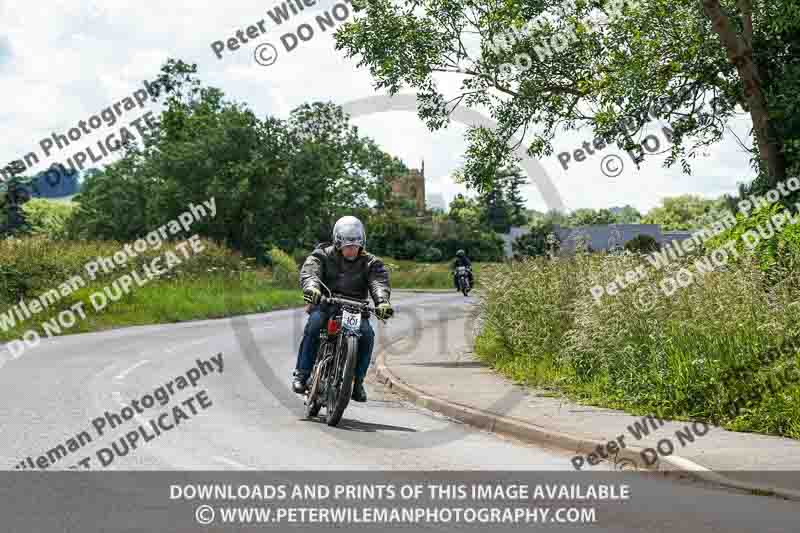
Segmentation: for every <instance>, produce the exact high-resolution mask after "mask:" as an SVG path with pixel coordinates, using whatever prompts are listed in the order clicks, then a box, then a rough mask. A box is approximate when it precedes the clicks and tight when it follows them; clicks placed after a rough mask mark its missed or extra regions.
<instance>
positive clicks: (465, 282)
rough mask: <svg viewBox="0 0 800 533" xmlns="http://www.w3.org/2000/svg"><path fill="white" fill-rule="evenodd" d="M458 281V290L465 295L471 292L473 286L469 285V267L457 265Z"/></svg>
mask: <svg viewBox="0 0 800 533" xmlns="http://www.w3.org/2000/svg"><path fill="white" fill-rule="evenodd" d="M456 283H458V290H459V291H461V292H462V293H464V296H466V295H467V294H469V291H470V290H471V289H472V287H470V285H469V269H468V268H467V267H465V266H459V267H456Z"/></svg>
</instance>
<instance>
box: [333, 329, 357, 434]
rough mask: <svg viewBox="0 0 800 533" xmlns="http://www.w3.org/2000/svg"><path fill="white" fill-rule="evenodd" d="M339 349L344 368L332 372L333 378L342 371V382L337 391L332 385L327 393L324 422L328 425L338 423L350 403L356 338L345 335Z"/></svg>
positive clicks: (354, 370)
mask: <svg viewBox="0 0 800 533" xmlns="http://www.w3.org/2000/svg"><path fill="white" fill-rule="evenodd" d="M341 349H342V350H344V351H345V354H346V356H345V357H344V368H343V369H341V370H339V369H334V371H335V372H336V374H334V376H333V379H334V380H335V379H336V377H337V375H338V372H342V383H341V385H340V386H339V387H338V391H337V390H336V388H335V387H333V389H334V390H332V391H330V392H329V394H328V395H327V400H328V405H327V410H326V411H327V412H326V416H325V422H326V423H327V424H328V425H329V426H335V425H336V424H338V423H339V421H340V420H341V419H342V415H343V414H344V410H345V409H346V408H347V404H348V403H350V396H351V395H352V394H353V380H354V378H355V373H356V357H357V351H358V338H357V337H355V336H352V337H351V336H347V337H345V339H344V343H343V346H342V348H341Z"/></svg>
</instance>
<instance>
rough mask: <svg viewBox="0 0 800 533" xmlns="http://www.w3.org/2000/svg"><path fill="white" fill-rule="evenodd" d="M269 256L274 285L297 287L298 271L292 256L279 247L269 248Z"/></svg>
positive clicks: (289, 287)
mask: <svg viewBox="0 0 800 533" xmlns="http://www.w3.org/2000/svg"><path fill="white" fill-rule="evenodd" d="M269 256H270V261H271V262H272V280H273V282H274V283H275V285H277V286H279V287H283V288H287V289H291V288H294V287H297V284H298V279H299V276H300V271H299V269H298V268H297V263H295V261H294V259H293V258H292V256H291V255H289V254H287V253H286V252H284V251H283V250H281V249H280V248H272V249H270V251H269Z"/></svg>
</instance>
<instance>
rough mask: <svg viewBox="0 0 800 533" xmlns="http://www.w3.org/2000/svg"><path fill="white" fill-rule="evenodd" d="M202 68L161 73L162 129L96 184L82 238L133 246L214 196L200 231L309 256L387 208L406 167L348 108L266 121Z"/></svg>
mask: <svg viewBox="0 0 800 533" xmlns="http://www.w3.org/2000/svg"><path fill="white" fill-rule="evenodd" d="M196 70H197V69H196V66H195V65H187V64H186V63H183V62H181V61H174V60H169V61H168V62H167V64H165V66H164V67H162V75H160V76H159V78H158V79H157V81H156V82H155V84H156V88H157V90H158V91H159V96H158V98H161V99H164V100H165V101H164V103H165V110H164V112H163V113H162V114H161V116H160V117H159V121H158V122H159V125H158V127H157V128H156V129H155V131H154V132H153V135H152V137H151V138H150V139H149V140H148V141H149V142H148V143H146V144H145V146H144V147H139V146H135V145H134V146H129V147H127V148H126V151H125V153H124V157H123V158H122V159H121V160H120V161H117V162H115V163H113V164H111V165H109V166H108V167H107V168H106V169H105V170H104V171H103V172H102V173H99V174H95V175H91V176H87V178H86V181H85V183H84V186H83V188H82V190H81V192H80V194H79V195H78V197H77V198H76V200H77V201H78V202H79V207H78V210H77V213H76V215H75V216H74V217H72V218H71V219H70V231H71V232H72V233H73V234H74V235H76V236H86V237H93V238H109V239H112V238H113V239H120V240H132V239H135V238H137V237H140V236H142V235H144V234H146V233H147V232H149V231H152V230H153V229H156V228H158V227H159V226H161V225H162V224H164V223H165V222H167V221H169V220H171V219H174V218H175V217H177V216H178V215H179V214H180V213H182V212H183V211H185V210H186V208H187V206H188V204H189V203H193V204H199V203H201V202H203V201H206V200H208V199H209V198H211V197H213V198H214V199H215V202H216V206H217V214H216V216H215V217H214V218H213V219H210V218H205V219H202V220H200V221H198V222H196V223H195V224H194V225H193V226H192V231H193V232H196V233H199V234H201V235H203V236H205V237H209V238H211V239H214V240H217V241H223V242H226V243H227V244H228V245H230V246H232V247H234V248H236V249H238V250H241V251H242V252H243V253H244V254H246V255H249V256H254V257H256V258H258V259H261V260H266V252H267V251H268V250H269V249H271V248H272V247H273V246H278V247H280V248H282V249H284V250H285V251H291V250H293V249H295V248H306V249H308V248H310V247H311V246H312V245H313V244H316V243H317V242H319V236H320V232H321V231H322V230H327V231H328V232H329V231H330V224H331V223H332V221H333V220H335V219H336V218H338V216H340V215H342V214H345V213H347V214H350V213H352V212H364V211H366V208H367V207H368V206H369V204H370V203H375V202H379V201H380V199H381V190H382V185H383V178H384V177H385V175H386V174H387V173H392V172H396V171H398V169H402V168H404V166H403V165H402V163H401V162H400V161H399V160H398V159H396V158H393V157H391V156H389V155H388V154H386V153H384V152H382V151H381V150H380V148H379V147H378V146H377V145H376V144H375V143H374V142H373V141H371V140H370V139H367V138H364V137H361V136H359V135H358V132H357V129H356V128H355V127H354V126H352V125H351V124H350V123H349V117H347V115H345V114H344V113H343V112H342V109H341V108H340V107H339V106H335V105H333V104H331V103H324V102H319V103H313V104H304V105H301V106H299V107H298V108H296V109H294V110H292V112H291V114H290V116H289V118H288V119H287V120H280V119H277V118H274V117H265V118H264V119H259V118H258V117H256V115H255V114H254V113H253V112H252V111H251V110H249V109H248V108H247V107H245V106H244V105H242V104H239V103H236V102H231V101H228V100H226V99H225V96H224V93H223V92H222V91H220V90H219V89H217V88H214V87H208V86H205V85H203V84H202V83H201V81H200V80H199V78H197V76H196ZM121 213H124V214H125V216H120V214H121ZM327 235H329V233H326V236H327Z"/></svg>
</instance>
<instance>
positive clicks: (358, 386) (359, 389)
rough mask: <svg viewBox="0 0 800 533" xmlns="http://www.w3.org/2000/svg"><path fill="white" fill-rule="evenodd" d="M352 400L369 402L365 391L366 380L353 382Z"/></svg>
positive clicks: (361, 379)
mask: <svg viewBox="0 0 800 533" xmlns="http://www.w3.org/2000/svg"><path fill="white" fill-rule="evenodd" d="M351 398H353V400H354V401H356V402H366V401H367V391H366V390H364V378H355V380H354V381H353V395H352V396H351Z"/></svg>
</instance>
